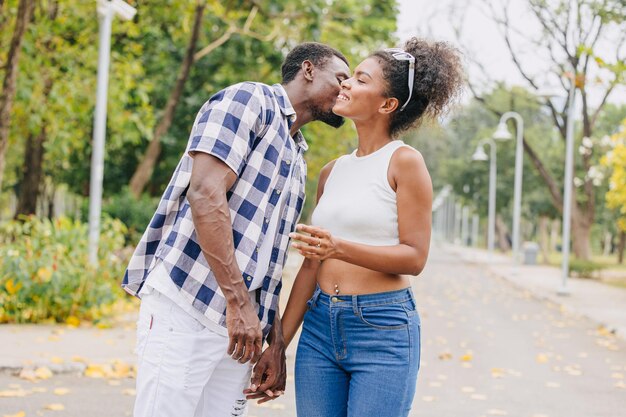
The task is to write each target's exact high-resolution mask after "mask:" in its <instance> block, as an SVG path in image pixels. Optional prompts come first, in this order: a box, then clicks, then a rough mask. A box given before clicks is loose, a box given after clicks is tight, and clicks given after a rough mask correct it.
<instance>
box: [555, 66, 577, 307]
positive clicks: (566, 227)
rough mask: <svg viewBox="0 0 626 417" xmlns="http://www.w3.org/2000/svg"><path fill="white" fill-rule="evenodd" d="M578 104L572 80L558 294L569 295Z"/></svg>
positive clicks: (567, 131)
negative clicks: (576, 111)
mask: <svg viewBox="0 0 626 417" xmlns="http://www.w3.org/2000/svg"><path fill="white" fill-rule="evenodd" d="M575 105H576V81H575V79H574V78H572V79H571V81H570V88H569V94H568V98H567V124H566V126H565V183H564V184H563V242H562V243H561V247H562V249H561V254H562V258H563V259H562V260H561V287H560V288H559V289H558V291H557V294H559V295H568V294H569V293H570V292H569V289H568V288H567V279H568V277H569V252H570V231H571V226H572V183H573V180H574V178H573V177H574V114H575V113H574V106H575Z"/></svg>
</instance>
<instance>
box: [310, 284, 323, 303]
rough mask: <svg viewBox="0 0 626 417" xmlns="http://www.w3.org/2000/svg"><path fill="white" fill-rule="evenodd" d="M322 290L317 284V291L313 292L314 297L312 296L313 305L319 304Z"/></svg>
mask: <svg viewBox="0 0 626 417" xmlns="http://www.w3.org/2000/svg"><path fill="white" fill-rule="evenodd" d="M321 292H322V290H321V288H320V286H319V285H316V286H315V291H314V292H313V297H312V298H311V305H312V306H313V307H316V306H317V300H318V299H319V298H320V293H321Z"/></svg>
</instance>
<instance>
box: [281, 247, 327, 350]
mask: <svg viewBox="0 0 626 417" xmlns="http://www.w3.org/2000/svg"><path fill="white" fill-rule="evenodd" d="M319 265H320V263H319V262H318V261H313V260H311V259H305V260H304V262H303V263H302V266H301V267H300V270H299V271H298V275H296V279H295V281H294V283H293V287H292V288H291V292H290V293H289V301H287V307H286V308H285V313H284V314H283V317H282V323H283V337H284V340H285V347H287V346H289V343H291V341H292V340H293V338H294V336H295V335H296V333H297V332H298V328H300V324H302V320H303V319H304V313H306V310H307V305H306V303H307V301H308V300H309V298H311V296H312V295H313V291H315V284H316V282H317V281H316V279H315V277H316V275H317V269H318V268H319Z"/></svg>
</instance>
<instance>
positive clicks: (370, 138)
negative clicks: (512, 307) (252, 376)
mask: <svg viewBox="0 0 626 417" xmlns="http://www.w3.org/2000/svg"><path fill="white" fill-rule="evenodd" d="M462 79H463V74H462V70H461V63H460V59H459V56H458V54H457V51H456V50H455V49H453V48H451V47H450V46H448V45H447V44H445V43H441V42H437V43H431V42H427V41H424V40H420V39H416V38H412V39H410V40H409V41H407V42H406V43H405V45H404V48H403V49H388V50H383V51H379V52H376V53H374V54H373V55H371V56H370V57H369V58H367V59H366V60H365V61H363V62H362V63H361V64H360V65H359V66H358V67H357V68H356V69H355V72H354V75H353V76H352V77H351V78H349V79H347V80H345V81H343V82H342V90H341V93H340V94H339V97H338V100H337V104H336V105H335V107H334V108H333V111H334V112H335V113H336V114H338V115H340V116H344V117H347V118H350V119H352V120H353V121H354V123H355V126H356V129H357V132H358V138H359V144H358V148H357V149H356V150H355V151H354V152H353V153H351V154H349V155H344V156H342V157H340V158H338V159H337V160H335V161H332V162H330V163H329V164H328V165H326V166H325V167H324V168H323V169H322V171H321V173H320V178H319V185H318V192H317V198H318V204H317V207H316V208H315V211H314V213H313V216H312V223H313V226H305V225H298V227H297V231H298V232H300V233H293V234H292V235H291V237H292V238H293V239H294V243H293V246H294V247H295V248H296V249H298V251H299V252H300V253H301V254H302V255H304V256H305V258H306V259H305V261H304V263H303V264H302V267H301V268H300V271H299V272H298V275H297V277H296V280H295V282H294V286H293V289H292V291H291V294H290V297H289V302H288V304H287V308H286V311H285V314H284V315H283V319H282V322H283V333H284V336H285V342H286V343H287V344H288V343H289V342H290V341H291V340H292V339H293V337H294V335H295V333H296V331H297V329H298V327H299V326H300V324H301V323H302V320H303V318H304V327H303V329H302V334H301V336H300V342H299V345H298V351H297V356H296V371H295V378H296V403H297V411H298V417H313V416H316V417H331V416H337V417H339V416H350V417H367V416H380V417H387V416H389V417H398V416H407V415H408V413H409V410H410V407H411V402H412V400H413V396H414V393H415V383H416V379H417V371H418V369H419V361H420V319H419V315H418V313H417V311H416V305H415V300H414V297H413V294H412V292H411V286H410V285H411V283H410V280H409V278H408V277H407V276H406V275H418V274H419V273H420V272H421V271H422V269H423V268H424V265H425V263H426V259H427V257H428V249H429V243H430V227H431V205H432V185H431V180H430V176H429V174H428V170H427V168H426V164H425V163H424V160H423V158H422V156H421V154H420V153H419V152H417V151H416V150H415V149H413V148H411V147H409V146H406V145H404V144H403V143H402V142H401V141H399V140H395V138H396V137H397V136H398V134H399V133H401V132H404V131H406V130H408V129H410V128H412V127H415V126H417V125H418V124H419V123H420V122H421V121H422V120H423V119H425V118H434V117H437V116H439V115H440V114H441V113H442V112H443V110H444V109H445V108H446V106H447V104H448V103H449V102H450V100H451V99H452V98H454V97H455V96H456V95H457V94H458V93H459V91H460V88H461V85H462ZM305 313H306V314H305Z"/></svg>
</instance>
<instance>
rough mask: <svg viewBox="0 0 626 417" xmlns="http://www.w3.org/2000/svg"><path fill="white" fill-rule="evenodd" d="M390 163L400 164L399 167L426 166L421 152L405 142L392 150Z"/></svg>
mask: <svg viewBox="0 0 626 417" xmlns="http://www.w3.org/2000/svg"><path fill="white" fill-rule="evenodd" d="M391 163H392V164H395V165H400V168H418V167H422V166H423V167H425V166H426V161H424V156H423V155H422V153H421V152H420V151H418V150H417V149H415V148H414V147H412V146H411V145H407V144H405V143H403V144H402V145H401V146H399V147H398V148H397V149H396V150H395V151H394V153H393V155H392V156H391Z"/></svg>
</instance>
